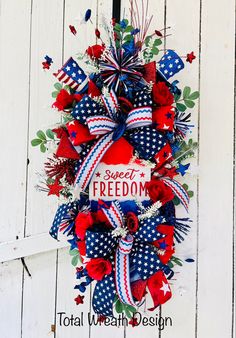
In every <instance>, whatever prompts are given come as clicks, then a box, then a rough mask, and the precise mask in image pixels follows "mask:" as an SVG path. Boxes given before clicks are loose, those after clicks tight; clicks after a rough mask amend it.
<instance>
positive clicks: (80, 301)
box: [74, 295, 84, 305]
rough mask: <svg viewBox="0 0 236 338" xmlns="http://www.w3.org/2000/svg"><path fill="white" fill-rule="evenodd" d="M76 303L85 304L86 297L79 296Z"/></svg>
mask: <svg viewBox="0 0 236 338" xmlns="http://www.w3.org/2000/svg"><path fill="white" fill-rule="evenodd" d="M74 301H75V302H76V305H79V304H84V296H81V295H78V296H77V297H76V298H75V299H74Z"/></svg>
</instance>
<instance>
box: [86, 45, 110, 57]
mask: <svg viewBox="0 0 236 338" xmlns="http://www.w3.org/2000/svg"><path fill="white" fill-rule="evenodd" d="M104 49H105V47H104V46H101V45H93V46H90V47H88V49H87V50H86V53H87V54H88V56H90V57H91V58H92V59H100V57H101V56H102V53H103V52H104Z"/></svg>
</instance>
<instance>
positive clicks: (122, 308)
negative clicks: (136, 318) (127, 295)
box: [114, 295, 137, 318]
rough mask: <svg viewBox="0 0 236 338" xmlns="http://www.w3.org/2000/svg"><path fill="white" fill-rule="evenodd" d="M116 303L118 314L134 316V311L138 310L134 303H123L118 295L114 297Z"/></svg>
mask: <svg viewBox="0 0 236 338" xmlns="http://www.w3.org/2000/svg"><path fill="white" fill-rule="evenodd" d="M114 305H115V310H116V312H117V313H118V314H120V313H124V314H125V315H126V316H127V317H128V318H132V317H133V315H134V313H135V312H136V311H137V310H136V309H135V307H133V306H132V305H128V304H124V303H122V302H121V301H120V299H119V298H118V296H117V295H116V296H115V299H114Z"/></svg>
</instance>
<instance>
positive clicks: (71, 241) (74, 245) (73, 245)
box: [67, 236, 78, 250]
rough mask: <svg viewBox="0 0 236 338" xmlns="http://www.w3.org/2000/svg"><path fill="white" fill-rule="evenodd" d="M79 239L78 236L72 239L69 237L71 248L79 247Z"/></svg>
mask: <svg viewBox="0 0 236 338" xmlns="http://www.w3.org/2000/svg"><path fill="white" fill-rule="evenodd" d="M77 241H78V239H77V237H76V236H74V237H73V238H72V239H68V241H67V242H68V243H69V244H70V250H73V249H75V248H77Z"/></svg>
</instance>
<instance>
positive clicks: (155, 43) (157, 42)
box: [153, 39, 162, 47]
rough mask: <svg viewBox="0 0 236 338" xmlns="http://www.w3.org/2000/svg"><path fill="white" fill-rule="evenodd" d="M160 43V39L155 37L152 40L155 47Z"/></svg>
mask: <svg viewBox="0 0 236 338" xmlns="http://www.w3.org/2000/svg"><path fill="white" fill-rule="evenodd" d="M161 44H162V41H161V39H155V40H154V42H153V46H155V47H158V46H160V45H161Z"/></svg>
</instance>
